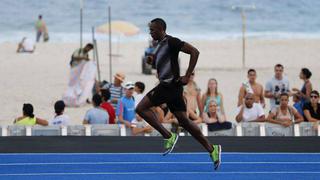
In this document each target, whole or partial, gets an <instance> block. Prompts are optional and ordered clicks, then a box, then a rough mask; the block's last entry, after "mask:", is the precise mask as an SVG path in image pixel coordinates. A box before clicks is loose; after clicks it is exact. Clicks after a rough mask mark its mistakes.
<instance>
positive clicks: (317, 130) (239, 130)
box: [0, 123, 320, 137]
mask: <svg viewBox="0 0 320 180" xmlns="http://www.w3.org/2000/svg"><path fill="white" fill-rule="evenodd" d="M256 124H258V126H259V132H260V134H259V136H266V125H267V123H256ZM272 126H277V125H272ZM8 127H9V126H1V134H0V135H1V136H3V137H5V136H12V135H13V136H14V135H15V134H10V132H9V131H10V130H9V129H8ZM10 127H14V126H10ZM17 127H18V126H17ZM83 127H84V129H85V133H84V134H85V136H92V126H91V125H83ZM199 127H200V129H201V131H202V133H203V134H204V135H205V136H208V135H209V134H210V133H209V130H208V126H207V124H205V123H202V124H200V125H199ZM279 127H282V126H280V125H279ZM310 127H311V128H310ZM33 128H34V126H25V136H32V135H33V134H32V130H33ZM234 128H235V136H244V134H243V124H242V123H238V124H235V127H234ZM292 128H293V134H292V136H295V137H299V136H302V135H306V134H303V132H302V131H301V129H303V128H306V129H307V128H309V129H307V130H309V131H312V132H311V133H312V134H316V136H320V125H316V126H315V125H314V124H312V123H303V124H302V125H300V124H294V125H293V126H292ZM11 129H12V128H11ZM43 130H44V131H45V130H46V129H45V128H44V129H43ZM222 131H224V130H222ZM305 131H306V130H305ZM68 132H69V130H68V127H67V126H61V127H60V134H59V135H60V136H68ZM304 133H305V132H304ZM23 134H24V133H23ZM119 134H120V136H130V134H127V131H126V127H125V126H124V125H123V124H121V125H119ZM180 135H181V136H184V135H185V134H184V133H180ZM145 136H151V135H150V134H145Z"/></svg>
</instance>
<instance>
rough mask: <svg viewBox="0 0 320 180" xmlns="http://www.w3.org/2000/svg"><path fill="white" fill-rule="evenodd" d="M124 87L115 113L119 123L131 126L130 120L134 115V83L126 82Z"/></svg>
mask: <svg viewBox="0 0 320 180" xmlns="http://www.w3.org/2000/svg"><path fill="white" fill-rule="evenodd" d="M124 89H125V95H124V96H123V97H122V98H121V99H120V100H119V102H118V105H117V110H116V114H117V117H118V120H119V123H121V124H124V125H125V126H126V127H127V128H132V124H131V122H132V121H133V120H134V119H135V117H136V113H135V107H134V98H133V93H134V83H132V82H127V83H126V84H125V86H124Z"/></svg>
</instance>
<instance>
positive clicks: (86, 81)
mask: <svg viewBox="0 0 320 180" xmlns="http://www.w3.org/2000/svg"><path fill="white" fill-rule="evenodd" d="M96 73H97V65H96V64H95V62H93V61H82V62H81V63H80V64H78V65H77V66H75V67H73V68H71V72H70V79H69V83H68V87H67V90H66V92H65V93H64V95H63V96H62V100H63V101H64V103H65V104H66V106H69V107H79V106H82V105H84V104H85V103H86V100H87V99H90V98H91V96H92V88H93V86H94V83H95V77H96Z"/></svg>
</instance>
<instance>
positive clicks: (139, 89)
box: [134, 81, 145, 108]
mask: <svg viewBox="0 0 320 180" xmlns="http://www.w3.org/2000/svg"><path fill="white" fill-rule="evenodd" d="M144 89H145V85H144V83H143V82H140V81H138V82H136V83H135V84H134V91H135V92H136V95H134V101H135V103H134V107H135V108H136V107H137V106H138V104H139V102H140V101H141V100H142V98H143V97H144V95H143V92H144Z"/></svg>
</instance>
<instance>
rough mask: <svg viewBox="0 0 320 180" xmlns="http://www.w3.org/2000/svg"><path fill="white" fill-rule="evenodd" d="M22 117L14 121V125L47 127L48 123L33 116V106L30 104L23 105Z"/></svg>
mask: <svg viewBox="0 0 320 180" xmlns="http://www.w3.org/2000/svg"><path fill="white" fill-rule="evenodd" d="M22 112H23V115H22V116H21V117H18V118H16V119H15V120H14V124H16V125H23V126H33V125H36V124H39V125H42V126H48V121H46V120H44V119H40V118H37V117H35V116H34V114H33V106H32V105H31V104H23V108H22Z"/></svg>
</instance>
